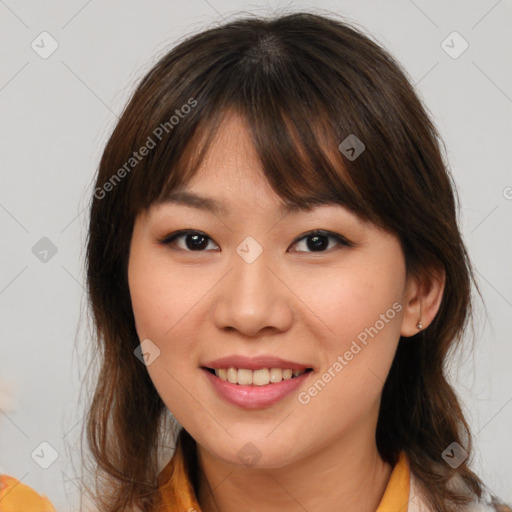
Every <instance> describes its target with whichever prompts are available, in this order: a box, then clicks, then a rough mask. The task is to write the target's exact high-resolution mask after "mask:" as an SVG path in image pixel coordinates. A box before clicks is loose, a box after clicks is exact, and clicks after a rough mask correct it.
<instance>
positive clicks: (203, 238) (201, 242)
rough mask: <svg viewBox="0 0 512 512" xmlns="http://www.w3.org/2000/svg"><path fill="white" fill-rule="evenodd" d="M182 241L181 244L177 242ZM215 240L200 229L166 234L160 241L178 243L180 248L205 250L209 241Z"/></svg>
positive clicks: (171, 243)
mask: <svg viewBox="0 0 512 512" xmlns="http://www.w3.org/2000/svg"><path fill="white" fill-rule="evenodd" d="M177 241H180V244H178V243H176V242H177ZM209 241H211V242H213V240H212V239H211V238H210V237H209V236H208V235H206V234H204V233H201V232H200V231H192V230H182V231H177V232H176V233H172V234H170V235H168V236H166V237H165V238H164V239H163V240H161V241H160V242H159V243H160V244H162V245H177V246H178V249H181V250H184V251H196V252H201V251H204V249H205V248H206V247H208V242H209Z"/></svg>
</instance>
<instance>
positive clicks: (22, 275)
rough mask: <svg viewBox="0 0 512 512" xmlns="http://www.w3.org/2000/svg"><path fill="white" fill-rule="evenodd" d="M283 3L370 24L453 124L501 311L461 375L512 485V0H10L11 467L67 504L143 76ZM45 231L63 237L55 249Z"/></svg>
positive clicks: (477, 430) (503, 478)
mask: <svg viewBox="0 0 512 512" xmlns="http://www.w3.org/2000/svg"><path fill="white" fill-rule="evenodd" d="M278 6H280V8H281V11H285V10H286V11H287V12H290V11H295V10H299V9H301V8H304V9H308V10H313V11H314V10H318V8H321V9H327V10H330V11H334V12H336V13H339V14H342V15H343V16H345V17H346V18H347V19H348V20H352V21H353V22H355V23H357V24H358V25H361V26H362V27H364V29H365V30H366V31H367V32H368V33H369V34H370V35H372V37H373V38H374V39H376V40H377V41H379V42H380V43H381V44H382V45H383V46H385V47H386V48H387V49H388V50H390V51H391V53H392V54H393V55H394V56H396V57H397V59H398V60H399V61H400V62H401V63H402V64H403V66H404V67H405V69H406V70H407V72H408V73H409V75H410V77H411V79H412V80H413V82H414V83H415V84H416V87H417V90H418V93H419V94H420V97H421V98H422V99H423V100H424V101H425V102H426V105H427V107H428V108H429V110H430V111H431V113H432V116H433V118H434V121H435V122H436V124H437V126H438V128H439V130H440V132H441V135H442V137H443V139H444V141H445V143H446V147H447V150H448V157H449V161H450V164H451V168H452V172H453V174H454V177H455V180H456V183H457V186H458V190H459V194H460V199H461V204H462V211H461V225H462V227H463V231H464V237H465V240H466V243H467V246H468V249H469V252H470V256H471V258H472V260H473V262H474V265H475V268H476V270H477V277H478V280H479V283H480V285H481V290H482V292H483V296H484V300H485V303H486V305H487V310H488V317H487V318H486V316H485V312H484V310H483V307H482V305H481V304H480V303H477V308H476V317H477V323H476V326H475V327H476V334H477V336H476V345H475V350H471V348H470V347H471V345H470V344H469V343H468V344H467V345H466V347H467V348H466V350H465V351H464V352H462V353H461V354H460V356H458V357H457V358H456V359H455V360H454V362H453V364H452V365H451V367H450V369H451V374H452V381H453V383H454V385H455V386H456V389H457V390H458V392H459V394H460V396H461V397H462V400H463V403H464V410H465V412H466V414H467V418H468V421H469V423H470V425H471V427H472V431H473V433H474V434H475V448H476V452H475V457H474V460H473V468H474V469H475V470H476V471H477V472H478V474H479V475H480V476H481V477H482V478H483V479H484V481H485V482H486V483H487V484H488V485H489V486H490V487H491V489H492V490H493V491H494V492H496V493H497V494H498V495H499V496H501V497H502V498H503V499H506V500H507V501H509V502H511V501H512V486H511V485H510V484H511V482H512V462H511V461H512V457H511V455H512V446H511V444H512V443H511V436H510V431H511V427H512V404H511V401H512V379H511V369H510V366H511V363H512V343H511V342H510V331H511V327H512V322H511V318H512V286H511V284H512V283H511V281H512V279H511V270H510V253H511V241H512V229H511V228H512V215H511V210H512V176H511V174H510V169H511V160H512V158H511V151H510V146H511V132H512V116H511V113H512V72H511V66H510V63H511V62H512V31H511V30H510V27H511V21H512V3H511V1H510V0H501V1H496V0H489V1H487V0H485V1H484V0H482V1H478V2H475V1H465V2H462V1H458V2H454V1H451V2H447V1H440V0H437V1H429V2H427V1H426V0H414V1H412V0H400V1H399V0H396V1H385V2H384V1H360V2H356V1H337V2H333V1H331V2H328V1H325V2H308V3H302V2H287V3H278V2H268V3H263V2H261V3H259V4H257V3H254V2H253V3H244V2H234V1H228V0H208V1H206V0H189V1H187V2H174V1H173V2H170V1H165V2H164V1H156V0H155V1H152V2H145V3H144V2H142V1H135V0H131V1H123V2H121V1H120V0H119V1H103V2H100V1H99V0H90V1H88V2H87V1H83V0H76V1H75V0H73V1H68V2H63V1H61V2H57V1H47V2H36V1H15V0H6V1H0V19H1V23H2V25H1V30H0V37H1V38H2V39H1V42H0V48H1V67H0V104H1V117H0V119H1V121H0V129H1V140H2V157H1V164H2V165H1V179H2V187H1V193H0V222H1V226H2V230H1V247H2V250H1V275H0V308H1V314H2V322H1V324H0V329H1V344H2V345H1V358H0V379H1V388H2V390H3V391H2V393H1V395H2V398H1V399H0V402H1V403H0V470H1V471H4V472H6V473H8V474H10V475H12V476H15V477H16V478H18V479H21V480H22V481H23V483H25V484H27V485H30V486H33V487H34V488H35V489H36V490H37V491H38V492H40V493H45V494H47V495H48V496H49V497H50V499H51V500H52V501H53V503H54V504H55V505H56V507H57V508H58V509H59V510H73V509H75V510H76V509H77V506H76V505H75V503H76V494H77V487H76V480H75V479H76V478H77V475H79V472H80V453H79V449H78V446H79V445H78V439H79V435H80V428H81V425H82V421H81V419H82V417H83V413H84V411H83V405H84V403H85V388H82V392H80V391H81V388H80V381H81V380H82V379H83V378H84V376H85V369H86V363H87V362H88V361H89V357H88V356H87V351H86V348H87V339H88V332H87V328H86V320H87V318H86V314H85V312H86V307H85V294H84V273H83V269H84V267H83V249H84V243H85V234H86V229H85V226H86V222H87V205H88V202H89V197H90V195H91V191H92V179H93V176H94V172H95V170H96V167H97V164H98V161H99V157H100V155H101V151H102V148H103V145H104V144H105V142H106V140H107V138H108V135H109V133H110V131H111V130H112V128H113V126H114V124H115V122H116V120H117V115H118V114H119V113H120V112H121V110H122V108H123V106H124V104H125V102H126V100H127V99H128V96H129V94H130V93H131V91H132V90H133V87H134V85H135V83H136V80H137V79H138V78H139V77H141V76H142V74H143V73H144V72H145V71H146V70H148V69H149V67H150V66H151V65H152V64H153V63H154V62H155V61H156V58H157V56H159V55H161V54H162V52H164V51H165V50H166V48H168V46H169V45H172V44H173V43H174V42H176V41H177V40H178V39H179V38H182V37H184V36H185V35H186V34H189V33H191V32H196V31H198V30H200V29H202V28H205V27H207V26H211V25H214V24H215V23H217V22H219V21H222V20H223V19H228V18H231V17H232V16H233V15H234V14H236V13H237V12H238V11H241V10H246V11H249V12H251V13H257V14H268V13H271V12H272V11H273V9H274V8H275V7H278ZM317 12H318V11H317ZM43 31H46V32H48V33H49V34H51V37H52V38H54V40H56V41H57V43H58V48H57V50H56V51H55V52H54V53H53V54H52V55H50V56H49V57H48V58H46V59H44V58H42V57H41V56H40V53H41V52H44V51H46V52H48V51H49V50H50V49H51V40H50V39H49V38H48V36H40V34H41V33H42V32H43ZM453 31H457V32H458V33H459V34H460V35H461V36H462V37H463V38H464V40H466V41H467V43H468V44H469V47H468V49H467V50H466V51H465V52H464V53H462V54H461V55H460V56H458V57H457V58H453V54H454V52H455V53H458V52H459V51H460V50H461V49H462V48H463V46H462V45H463V41H462V40H461V39H457V36H455V39H454V38H453V36H452V37H451V38H449V39H448V40H447V43H445V44H449V45H450V46H453V48H452V49H451V50H450V51H451V52H452V56H450V55H449V54H448V53H447V52H446V51H445V49H443V46H442V42H443V41H444V40H445V39H446V38H447V36H449V35H450V34H451V33H452V32H453ZM41 39H43V42H41ZM33 41H35V42H34V45H36V44H38V45H39V47H38V51H39V52H40V53H36V51H35V50H34V49H33V48H32V47H31V43H32V42H33ZM451 41H453V42H451ZM43 237H47V238H48V239H49V240H51V242H52V243H53V244H54V245H55V247H56V249H57V252H56V254H54V255H52V252H51V251H50V252H48V253H47V254H46V259H47V261H46V262H44V261H41V258H44V257H45V256H44V253H43V252H41V250H43V249H44V248H45V247H44V244H45V243H46V244H47V243H48V242H47V241H46V242H39V241H40V239H41V238H43ZM38 242H39V243H40V244H43V245H42V246H41V247H40V246H36V249H34V251H33V247H34V246H35V245H36V244H37V243H38ZM34 252H35V253H36V254H34ZM41 442H47V443H49V444H50V445H51V446H52V447H53V448H54V449H55V450H56V451H57V452H58V457H57V459H56V460H55V462H53V464H51V465H50V466H49V467H48V469H43V468H41V467H40V466H39V465H38V464H37V463H36V462H35V460H38V461H39V462H40V463H43V464H44V462H45V461H46V462H47V463H48V462H50V461H51V456H52V451H51V448H49V447H48V446H46V445H43V446H42V447H39V445H40V443H41ZM35 449H36V452H35V455H34V459H35V460H34V459H33V458H32V457H31V454H32V453H33V451H34V450H35ZM37 454H39V458H38V457H37Z"/></svg>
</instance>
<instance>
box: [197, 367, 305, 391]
mask: <svg viewBox="0 0 512 512" xmlns="http://www.w3.org/2000/svg"><path fill="white" fill-rule="evenodd" d="M201 368H202V369H204V370H206V371H208V372H209V373H211V374H212V375H215V376H216V377H218V378H219V379H220V380H222V381H226V382H229V383H230V384H236V385H239V386H255V387H257V386H266V385H268V384H278V383H280V382H282V381H285V380H292V379H296V378H297V377H300V376H301V375H303V374H304V373H309V372H312V371H313V368H302V369H294V368H260V369H256V370H251V369H248V368H234V367H228V368H208V367H206V366H202V367H201Z"/></svg>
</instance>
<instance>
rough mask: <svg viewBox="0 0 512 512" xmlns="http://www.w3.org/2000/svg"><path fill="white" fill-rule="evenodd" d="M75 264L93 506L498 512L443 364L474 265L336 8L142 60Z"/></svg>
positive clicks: (425, 150)
mask: <svg viewBox="0 0 512 512" xmlns="http://www.w3.org/2000/svg"><path fill="white" fill-rule="evenodd" d="M87 277H88V290H89V297H90V303H91V306H92V311H93V317H94V322H95V327H96V330H97V339H98V343H99V347H100V350H101V364H102V366H101V372H100V375H99V378H98V382H97V387H96V392H95V395H94V399H93V402H92V404H91V407H90V410H89V415H88V422H87V434H88V442H89V445H90V448H91V451H92V454H93V456H94V464H97V468H98V476H101V477H102V478H103V481H102V484H101V485H100V486H99V488H98V489H96V490H95V491H94V492H95V495H96V501H97V503H98V507H99V509H100V510H105V511H107V510H109V511H114V510H115V511H118V510H166V511H175V510H176V511H178V510H180V511H182V510H189V511H192V510H198V511H199V510H202V511H204V512H210V511H222V512H230V511H231V510H240V509H241V508H243V509H244V510H267V511H272V510H278V509H279V510H280V511H283V510H284V511H287V510H299V509H300V510H329V511H331V510H332V511H334V510H336V511H338V510H351V511H358V512H369V511H375V510H377V511H381V512H383V511H385V510H386V511H388V510H404V511H405V510H408V511H409V512H412V511H416V510H443V511H452V510H453V511H454V510H510V509H509V508H506V507H505V506H504V505H500V504H499V503H500V502H499V500H498V499H497V498H495V497H492V496H490V494H489V493H488V492H487V490H486V488H485V485H484V484H483V483H482V482H481V481H480V479H479V478H478V477H477V475H475V474H474V473H473V472H472V471H471V470H470V468H469V461H470V455H471V436H470V432H469V428H468V425H467V423H466V420H465V418H464V416H463V413H462V411H461V407H460V404H459V401H458V399H457V397H456V395H455V393H454V391H453V389H452V387H451V386H450V384H449V383H448V382H447V379H446V376H445V373H444V370H443V367H444V364H445V358H446V356H447V353H448V352H449V350H451V349H452V348H453V345H454V344H457V342H458V341H460V339H461V338H462V335H463V334H464V332H465V329H466V326H467V323H468V319H469V318H470V313H471V296H470V291H471V283H472V279H473V274H472V270H471V265H470V262H469V259H468V256H467V254H466V250H465V247H464V244H463V241H462V238H461V234H460V231H459V228H458V226H457V220H456V202H455V197H454V191H453V189H452V182H451V178H450V175H449V173H448V171H447V169H446V166H445V164H444V162H443V158H442V155H441V152H440V148H439V136H438V134H437V132H436V129H435V127H434V126H433V124H432V122H431V121H430V119H429V117H428V115H427V114H426V112H425V109H424V107H423V106H422V105H421V102H420V100H419V99H418V97H417V96H416V94H415V92H414V90H413V88H412V86H411V85H410V83H409V82H408V80H407V78H406V76H405V73H404V72H403V71H402V70H401V68H400V66H399V65H398V64H397V63H396V62H395V61H394V60H393V59H392V57H391V56H390V55H389V54H388V53H386V52H385V51H384V50H383V49H382V48H380V47H379V46H378V45H376V44H375V43H374V42H372V41H371V40H370V39H368V38H367V37H366V36H365V35H363V34H362V33H360V32H359V31H357V30H355V29H354V28H352V27H350V26H349V25H347V24H346V23H344V22H342V21H339V20H337V19H332V18H327V17H323V16H319V15H313V14H306V13H297V14H292V15H287V16H282V17H276V18H275V19H253V18H252V19H239V20H235V21H233V22H230V23H226V24H225V25H223V26H220V27H217V28H213V29H210V30H206V31H204V32H202V33H199V34H197V35H195V36H193V37H189V38H188V39H186V40H185V41H183V42H181V43H180V44H179V45H178V46H176V47H175V48H174V49H173V50H171V51H170V52H169V53H168V54H167V55H165V56H164V57H163V58H162V59H161V60H160V61H159V62H158V63H157V64H156V65H155V66H154V67H153V69H152V70H151V71H150V72H149V73H148V74H147V75H146V77H145V78H144V79H143V80H142V82H141V83H140V85H139V86H138V88H137V90H136V91H135V93H134V95H133V97H132V98H131V100H130V102H129V104H128V105H127V107H126V109H125V111H124V113H123V115H122V116H121V118H120V120H119V122H118V124H117V126H116V128H115V130H114V132H113V133H112V135H111V137H110V140H109V141H108V143H107V146H106V148H105V151H104V153H103V156H102V159H101V163H100V167H99V171H98V176H97V179H96V186H95V191H94V197H93V200H92V206H91V217H90V226H89V238H88V249H87ZM176 436H177V437H176ZM175 442H176V449H175V450H173V447H174V443H175ZM171 455H172V457H171ZM464 507H466V508H464ZM479 507H480V508H479ZM500 507H501V508H500Z"/></svg>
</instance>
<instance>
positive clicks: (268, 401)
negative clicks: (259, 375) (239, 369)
mask: <svg viewBox="0 0 512 512" xmlns="http://www.w3.org/2000/svg"><path fill="white" fill-rule="evenodd" d="M201 370H203V372H204V373H205V374H206V377H207V378H208V379H209V380H210V382H211V384H212V386H213V387H214V388H215V391H217V393H218V394H219V395H220V396H221V397H222V398H224V400H226V401H227V402H229V403H230V404H233V405H237V406H238V407H242V408H244V409H264V408H265V407H270V406H271V405H273V404H275V403H277V402H279V400H282V399H283V398H285V397H286V396H287V395H289V394H290V393H293V391H295V390H296V389H297V388H298V387H299V386H300V385H301V384H303V382H304V381H305V380H306V379H307V378H308V377H309V375H311V374H312V373H313V372H312V371H309V372H305V373H303V374H302V375H299V376H298V377H294V378H293V379H286V380H282V381H281V382H277V383H272V384H267V385H265V386H254V385H251V386H242V385H240V384H232V383H231V382H228V381H227V380H222V379H220V378H219V377H217V376H216V375H214V374H213V373H211V372H209V371H208V370H205V369H204V368H201Z"/></svg>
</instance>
